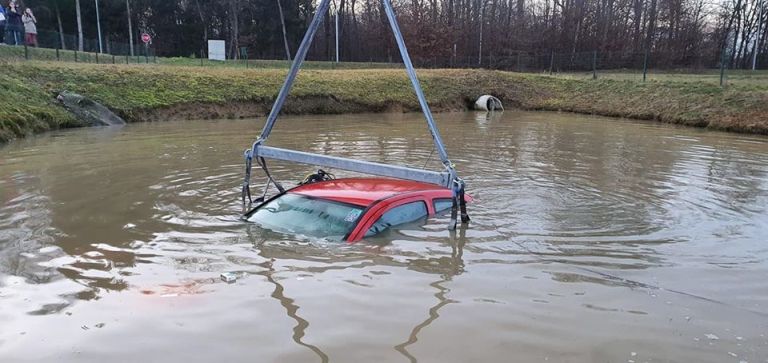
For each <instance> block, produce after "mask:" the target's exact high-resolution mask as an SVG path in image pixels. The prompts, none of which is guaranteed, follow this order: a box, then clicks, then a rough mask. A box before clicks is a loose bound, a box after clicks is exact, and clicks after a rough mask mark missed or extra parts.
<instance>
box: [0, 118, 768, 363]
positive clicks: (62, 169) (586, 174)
mask: <svg viewBox="0 0 768 363" xmlns="http://www.w3.org/2000/svg"><path fill="white" fill-rule="evenodd" d="M339 118H341V120H339ZM372 118H373V119H375V120H376V121H375V122H372V121H371V119H372ZM437 118H438V122H439V123H440V125H441V131H442V134H443V137H444V138H445V140H446V143H447V145H448V147H449V153H450V154H451V155H452V157H453V159H452V160H453V161H454V162H455V163H456V164H457V165H458V170H459V171H460V172H461V175H462V176H464V177H465V179H466V180H467V182H468V185H469V192H470V194H472V195H473V197H474V198H475V201H474V202H473V203H472V204H471V205H470V213H471V216H472V222H471V224H470V228H469V229H466V230H460V231H457V232H456V233H450V232H448V231H447V230H446V226H447V224H448V222H449V221H448V218H447V216H445V215H443V216H437V217H435V218H430V219H429V220H428V221H427V222H426V223H416V224H411V225H407V226H404V227H403V228H400V229H398V230H393V231H389V232H387V233H385V234H383V235H381V236H377V237H375V238H371V239H370V240H368V241H366V242H365V243H362V244H358V245H354V246H346V245H338V244H333V243H329V242H325V241H311V240H306V239H303V238H299V237H296V236H286V235H281V234H277V233H274V232H270V231H265V230H261V229H259V228H257V227H255V226H253V225H248V224H244V223H242V222H241V221H239V220H238V218H237V216H238V213H240V212H241V208H242V206H241V205H240V202H239V197H240V195H239V192H240V189H239V188H240V184H241V182H242V180H241V173H242V164H241V163H240V159H241V158H242V149H243V148H244V147H245V146H246V145H249V144H250V142H252V141H253V140H251V138H252V136H253V134H254V133H255V132H254V130H255V129H257V128H258V126H259V125H257V124H260V122H256V123H255V122H253V121H221V122H207V121H206V122H202V121H201V122H184V123H157V124H147V125H131V126H129V127H126V128H124V129H121V130H78V131H67V132H61V133H53V134H49V135H46V136H42V137H39V138H30V139H28V140H24V141H20V142H18V143H15V144H12V145H9V146H7V147H5V148H3V149H0V159H2V163H0V198H1V199H0V200H2V202H3V203H2V206H0V276H1V277H2V278H0V303H2V306H4V307H9V308H8V309H3V310H0V318H2V319H1V320H3V321H4V324H5V327H6V328H5V329H4V330H0V355H3V356H9V357H11V358H12V359H13V358H17V357H20V356H22V355H21V354H22V353H24V354H26V355H25V356H24V357H25V358H24V359H35V358H39V359H45V358H46V357H45V356H43V354H45V352H42V351H41V350H39V349H31V347H32V342H38V341H42V340H44V339H47V341H56V342H57V343H55V344H54V343H52V344H51V345H50V346H49V347H47V348H46V350H47V351H48V352H49V353H51V354H55V353H61V356H66V355H67V354H70V353H71V350H72V349H80V350H84V351H87V352H90V353H92V354H94V356H99V354H107V353H110V354H117V353H115V351H110V352H103V351H101V348H99V347H117V346H119V347H123V345H121V344H116V342H118V341H120V338H118V337H117V336H139V335H141V336H146V337H147V339H148V340H152V341H153V342H152V343H147V344H146V345H145V346H144V347H142V349H129V348H131V347H130V346H129V344H126V345H125V347H124V349H123V348H115V349H117V350H118V353H119V356H121V357H122V358H125V359H126V360H139V359H146V358H147V357H148V356H149V355H151V354H153V352H154V353H157V354H162V352H163V351H164V350H163V349H166V350H167V347H168V346H174V347H175V346H180V345H179V344H180V342H181V341H183V342H184V345H185V346H188V347H189V350H190V352H193V353H194V354H195V355H196V356H197V357H198V359H200V360H203V361H205V360H207V361H210V360H214V359H216V360H226V359H225V358H226V357H231V358H233V359H232V360H236V359H237V358H236V357H242V356H246V355H247V356H259V357H260V358H262V359H263V360H264V361H307V360H312V359H318V358H319V359H321V360H322V359H323V358H324V357H325V358H329V359H331V360H348V361H363V360H366V361H370V360H376V361H402V360H403V359H413V360H434V359H439V358H440V357H443V358H445V357H452V358H455V359H456V360H478V361H498V360H499V359H505V358H506V357H509V353H510V352H512V351H514V353H515V357H516V358H519V360H520V361H534V360H544V359H549V360H552V361H562V360H571V361H577V362H578V361H583V362H591V361H624V360H635V361H638V362H640V361H644V360H648V361H652V360H672V361H720V360H722V357H726V356H728V357H729V359H730V358H733V355H731V354H728V353H729V352H730V353H733V354H735V355H736V356H737V357H738V359H744V360H747V361H750V362H752V361H760V360H759V359H758V358H760V357H764V356H766V350H765V344H766V339H765V337H761V336H760V334H761V332H764V330H765V329H766V328H768V318H766V314H767V313H768V311H767V310H766V307H768V300H767V299H768V298H766V296H765V294H764V293H763V291H765V289H766V288H768V285H766V282H765V279H763V278H761V277H762V276H764V275H765V273H768V260H767V258H768V248H766V247H765V244H764V241H765V237H766V235H765V231H766V230H768V217H766V216H768V211H766V206H768V185H767V180H768V178H766V174H768V143H766V141H765V139H764V138H754V137H748V136H743V135H729V134H720V133H705V132H700V131H698V130H690V129H680V128H668V127H665V126H657V125H654V124H637V123H629V122H623V121H617V120H611V119H602V118H590V117H581V116H572V115H569V116H564V115H560V114H554V113H540V114H538V113H524V112H505V113H504V114H503V115H502V116H498V115H497V116H490V117H489V116H486V115H484V114H443V115H438V117H437ZM342 121H343V123H342ZM308 130H311V131H308ZM270 143H271V144H273V145H275V146H282V147H292V148H297V149H301V150H305V151H313V152H323V153H329V154H333V155H340V156H354V157H357V158H361V159H365V160H371V161H380V162H393V163H398V164H405V165H409V166H415V167H422V166H424V165H427V166H430V167H432V168H435V169H437V168H439V167H440V166H439V165H440V162H439V160H438V158H437V156H436V155H435V152H434V150H433V149H432V145H431V138H430V136H429V134H428V133H427V131H426V128H425V127H424V124H423V121H422V120H421V119H418V117H416V115H410V114H406V115H399V114H398V115H373V116H371V115H353V116H343V117H340V116H329V117H302V118H294V119H290V118H287V119H286V120H285V121H284V122H281V123H278V126H277V128H276V130H275V133H274V134H273V136H272V137H271V138H270ZM43 150H44V152H43ZM270 169H271V170H272V172H273V174H274V175H275V176H276V177H277V178H278V179H280V180H282V181H285V183H286V185H290V183H292V182H294V181H295V180H296V179H297V178H296V176H297V175H299V176H303V175H305V174H306V173H307V172H308V171H311V168H310V167H304V166H296V165H290V164H286V163H279V162H275V163H270ZM256 174H258V173H256ZM258 175H260V174H258ZM348 175H353V174H351V173H345V172H341V171H337V176H348ZM261 182H262V180H258V181H256V182H255V183H254V188H256V190H259V188H260V187H261ZM223 272H233V273H236V274H237V276H239V278H238V281H237V282H236V283H233V284H226V283H224V282H223V281H221V279H220V278H219V275H220V274H221V273H223ZM67 314H72V315H71V316H70V315H67ZM30 315H46V317H45V319H48V320H30V318H29V317H28V316H30ZM38 318H39V316H38ZM64 318H69V319H70V321H67V320H61V319H64ZM72 322H75V323H74V324H73V323H72ZM146 326H154V327H156V329H153V330H147V329H146ZM71 327H75V328H77V331H76V332H73V331H72V330H68V329H70V328H71ZM83 327H84V328H83ZM92 328H99V329H96V330H98V333H96V334H94V329H92ZM21 332H24V334H23V335H22V334H20V333H21ZM201 332H206V334H201ZM83 334H88V335H87V340H88V342H89V343H88V344H85V343H84V340H86V338H85V337H86V335H83ZM706 334H716V335H717V336H718V337H719V339H718V340H717V341H712V340H709V339H706V338H705V337H706ZM52 335H56V337H57V339H52ZM211 335H215V336H217V339H216V341H217V344H218V346H212V345H210V344H211V343H209V342H208V341H206V340H202V339H201V338H200V336H211ZM738 337H740V338H741V339H737V338H738ZM697 339H698V340H697ZM246 341H247V342H249V343H248V344H241V342H246ZM253 342H260V343H253ZM445 342H452V343H451V344H445ZM267 343H268V344H267ZM58 344H61V345H58ZM72 347H76V348H72ZM223 348H226V349H223ZM257 348H258V352H257V351H256V349H257ZM36 352H39V353H36ZM437 352H440V353H439V354H438V353H437ZM630 353H633V354H630ZM36 354H38V355H39V356H38V355H36ZM105 356H106V355H105Z"/></svg>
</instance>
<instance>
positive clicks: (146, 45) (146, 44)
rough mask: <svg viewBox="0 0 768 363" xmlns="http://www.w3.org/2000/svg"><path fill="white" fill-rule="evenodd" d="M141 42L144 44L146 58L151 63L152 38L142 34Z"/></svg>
mask: <svg viewBox="0 0 768 363" xmlns="http://www.w3.org/2000/svg"><path fill="white" fill-rule="evenodd" d="M141 41H142V42H144V58H145V60H146V61H147V63H149V45H150V44H152V36H150V35H149V34H147V33H141Z"/></svg>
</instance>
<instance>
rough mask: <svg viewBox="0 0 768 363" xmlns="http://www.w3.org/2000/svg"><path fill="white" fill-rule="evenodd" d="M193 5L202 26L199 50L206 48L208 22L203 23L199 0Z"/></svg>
mask: <svg viewBox="0 0 768 363" xmlns="http://www.w3.org/2000/svg"><path fill="white" fill-rule="evenodd" d="M126 1H127V0H126ZM195 5H197V15H198V16H199V17H200V24H202V26H203V46H202V47H201V49H205V47H207V46H208V22H207V21H205V17H204V16H203V8H202V7H201V6H200V0H195ZM200 56H201V57H202V56H203V54H202V53H201V54H200Z"/></svg>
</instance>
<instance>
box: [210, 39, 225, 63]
mask: <svg viewBox="0 0 768 363" xmlns="http://www.w3.org/2000/svg"><path fill="white" fill-rule="evenodd" d="M208 59H211V60H220V61H223V60H227V47H226V42H225V41H223V40H209V41H208Z"/></svg>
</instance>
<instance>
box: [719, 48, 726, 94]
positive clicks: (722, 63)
mask: <svg viewBox="0 0 768 363" xmlns="http://www.w3.org/2000/svg"><path fill="white" fill-rule="evenodd" d="M720 87H725V48H723V54H722V55H721V56H720Z"/></svg>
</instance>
